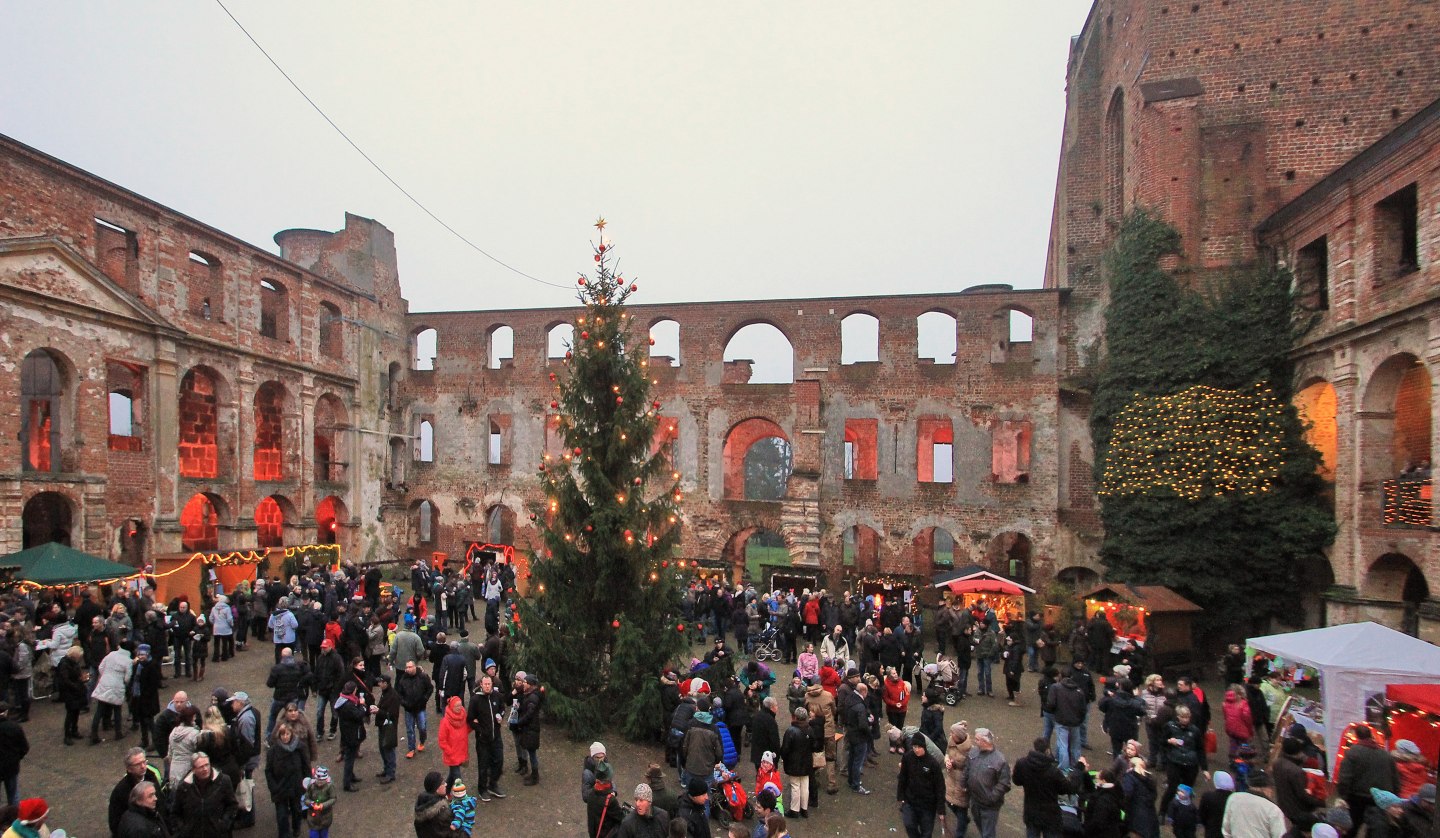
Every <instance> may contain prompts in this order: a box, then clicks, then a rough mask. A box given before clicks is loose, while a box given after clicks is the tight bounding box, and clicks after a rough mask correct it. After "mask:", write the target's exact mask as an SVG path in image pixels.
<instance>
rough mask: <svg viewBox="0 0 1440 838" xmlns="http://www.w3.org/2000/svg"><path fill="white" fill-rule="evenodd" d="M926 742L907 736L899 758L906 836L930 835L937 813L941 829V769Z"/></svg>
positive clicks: (897, 788)
mask: <svg viewBox="0 0 1440 838" xmlns="http://www.w3.org/2000/svg"><path fill="white" fill-rule="evenodd" d="M927 744H928V740H927V739H926V738H925V734H923V733H916V734H914V735H912V736H911V737H910V747H908V748H906V749H905V755H904V756H902V757H901V758H900V777H899V779H898V780H897V781H896V783H895V799H896V800H897V801H899V803H900V820H901V821H902V822H904V824H905V832H906V834H907V835H909V836H910V838H930V836H931V835H932V834H933V833H934V831H935V817H936V816H937V815H938V816H939V817H940V833H941V834H942V835H943V834H944V833H945V773H944V770H943V768H942V767H941V765H940V760H938V759H936V758H935V757H934V755H933V754H931V753H930V752H929V749H928V747H927ZM1057 806H1058V804H1057ZM1057 811H1058V809H1057Z"/></svg>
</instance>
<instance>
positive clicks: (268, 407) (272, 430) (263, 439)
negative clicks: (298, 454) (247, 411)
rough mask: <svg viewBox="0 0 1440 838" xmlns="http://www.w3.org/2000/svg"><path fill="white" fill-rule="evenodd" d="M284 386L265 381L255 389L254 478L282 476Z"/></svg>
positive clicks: (283, 467)
mask: <svg viewBox="0 0 1440 838" xmlns="http://www.w3.org/2000/svg"><path fill="white" fill-rule="evenodd" d="M284 409H285V388H284V386H283V385H281V384H280V383H279V382H277V381H267V382H265V383H264V384H261V385H260V389H259V390H257V391H255V479H256V480H283V479H284V477H285V456H284V454H285V451H284V449H285V429H284Z"/></svg>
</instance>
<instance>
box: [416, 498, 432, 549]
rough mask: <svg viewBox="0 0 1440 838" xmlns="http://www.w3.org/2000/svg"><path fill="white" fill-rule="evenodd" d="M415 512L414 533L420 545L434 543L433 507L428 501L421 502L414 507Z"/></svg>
mask: <svg viewBox="0 0 1440 838" xmlns="http://www.w3.org/2000/svg"><path fill="white" fill-rule="evenodd" d="M415 511H416V517H417V522H416V528H415V531H416V533H418V534H419V538H420V543H421V544H434V543H435V505H434V504H433V503H431V502H430V501H428V500H422V501H420V503H419V504H417V505H416V507H415Z"/></svg>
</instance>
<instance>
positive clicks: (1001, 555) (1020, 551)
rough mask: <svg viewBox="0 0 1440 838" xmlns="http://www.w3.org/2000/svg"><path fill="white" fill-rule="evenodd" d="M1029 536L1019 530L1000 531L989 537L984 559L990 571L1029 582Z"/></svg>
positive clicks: (1015, 580)
mask: <svg viewBox="0 0 1440 838" xmlns="http://www.w3.org/2000/svg"><path fill="white" fill-rule="evenodd" d="M1030 551H1031V543H1030V537H1029V536H1027V535H1025V534H1024V533H1019V532H1002V533H1000V534H999V535H997V536H995V537H994V538H992V539H990V544H989V546H988V547H987V548H986V550H985V561H986V563H987V564H988V565H989V567H990V570H991V572H992V573H998V574H1000V575H1001V576H1004V577H1005V578H1006V579H1009V580H1011V581H1012V582H1019V583H1020V584H1022V585H1028V584H1030V582H1029V580H1030Z"/></svg>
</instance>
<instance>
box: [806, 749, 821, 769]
mask: <svg viewBox="0 0 1440 838" xmlns="http://www.w3.org/2000/svg"><path fill="white" fill-rule="evenodd" d="M810 766H811V767H812V768H824V767H825V752H824V751H815V752H814V753H812V754H811V755H810Z"/></svg>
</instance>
